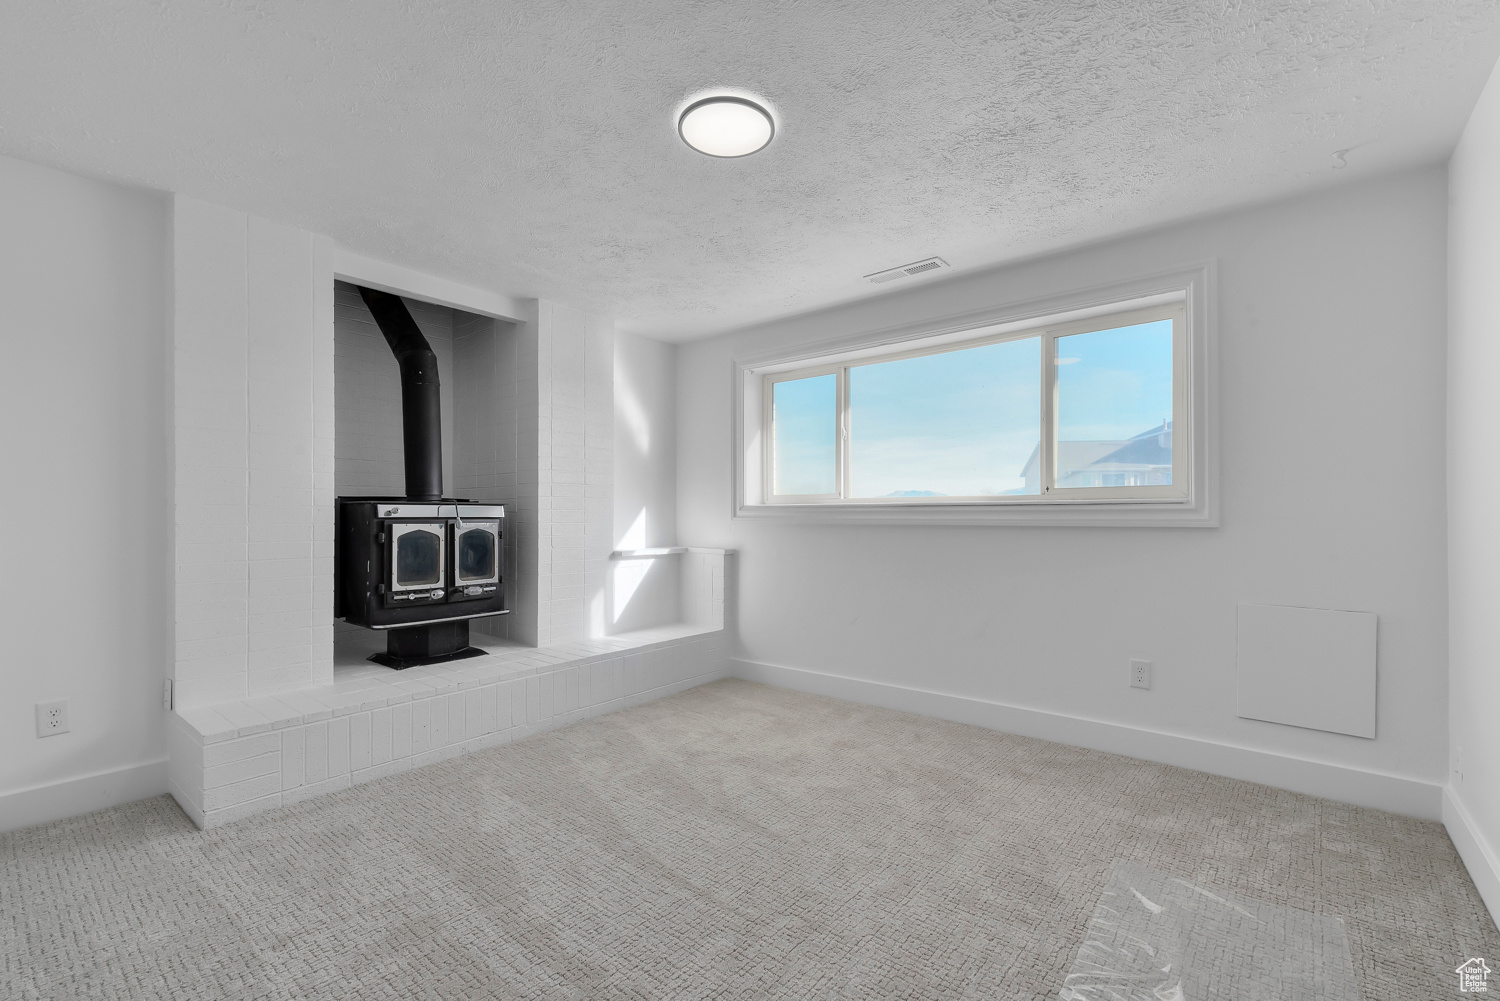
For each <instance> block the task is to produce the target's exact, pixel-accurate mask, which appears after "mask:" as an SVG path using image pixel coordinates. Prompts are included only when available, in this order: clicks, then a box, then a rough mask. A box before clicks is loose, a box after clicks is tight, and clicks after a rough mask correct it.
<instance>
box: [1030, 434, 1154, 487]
mask: <svg viewBox="0 0 1500 1001" xmlns="http://www.w3.org/2000/svg"><path fill="white" fill-rule="evenodd" d="M1171 433H1172V422H1171V421H1163V422H1162V423H1160V424H1158V425H1157V426H1156V427H1154V428H1152V429H1151V430H1149V431H1142V432H1141V433H1140V434H1138V435H1135V436H1134V437H1131V438H1126V439H1124V440H1123V441H1122V440H1121V439H1119V438H1111V439H1108V440H1100V441H1060V442H1058V443H1057V465H1058V468H1060V469H1073V470H1077V469H1085V468H1087V469H1098V470H1101V471H1103V472H1120V471H1123V470H1127V469H1139V468H1140V467H1141V466H1170V465H1171V464H1172V449H1171V448H1170V447H1164V446H1163V445H1162V443H1161V439H1162V436H1163V435H1170V434H1171ZM1041 462H1042V446H1041V444H1040V443H1038V444H1037V446H1036V447H1035V448H1033V449H1032V450H1031V457H1030V458H1029V459H1027V460H1026V465H1025V467H1023V468H1022V470H1021V475H1022V476H1023V477H1030V476H1035V475H1036V474H1037V472H1038V469H1039V467H1040V466H1041Z"/></svg>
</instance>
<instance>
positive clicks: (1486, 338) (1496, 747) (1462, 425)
mask: <svg viewBox="0 0 1500 1001" xmlns="http://www.w3.org/2000/svg"><path fill="white" fill-rule="evenodd" d="M1448 209H1449V215H1448V226H1449V243H1448V265H1449V269H1450V270H1449V301H1448V308H1449V315H1448V322H1449V327H1448V455H1449V462H1448V597H1449V602H1450V618H1449V630H1450V631H1449V658H1450V665H1451V666H1450V671H1451V674H1450V680H1449V700H1450V701H1449V706H1450V708H1449V712H1450V716H1449V727H1450V734H1451V743H1452V748H1451V751H1452V754H1451V761H1450V802H1449V804H1448V807H1449V810H1448V813H1447V815H1446V816H1445V818H1444V819H1445V820H1447V821H1448V829H1449V831H1450V833H1452V835H1453V840H1454V843H1455V844H1456V845H1457V846H1458V848H1459V851H1460V852H1461V853H1462V854H1463V856H1464V861H1465V862H1467V863H1468V866H1469V871H1470V872H1471V873H1472V874H1473V876H1474V882H1475V884H1476V885H1477V886H1478V887H1479V891H1480V893H1482V894H1483V895H1484V898H1485V901H1486V902H1487V903H1488V904H1489V907H1490V910H1491V911H1492V912H1494V913H1500V856H1497V854H1496V851H1497V848H1500V727H1497V725H1496V708H1497V707H1500V652H1497V651H1500V464H1497V463H1496V462H1495V460H1494V452H1495V447H1496V446H1495V442H1496V438H1497V434H1496V432H1497V430H1500V392H1497V387H1500V70H1497V72H1496V74H1495V75H1494V76H1492V77H1491V78H1490V82H1489V86H1488V87H1486V88H1485V91H1484V94H1483V96H1481V97H1480V99H1479V104H1478V106H1477V107H1476V108H1475V109H1474V115H1473V117H1472V118H1471V119H1470V120H1469V125H1468V128H1467V129H1466V130H1465V131H1464V135H1463V139H1462V141H1460V143H1459V145H1458V149H1457V150H1456V151H1455V152H1454V154H1453V159H1452V161H1451V163H1450V164H1449V203H1448Z"/></svg>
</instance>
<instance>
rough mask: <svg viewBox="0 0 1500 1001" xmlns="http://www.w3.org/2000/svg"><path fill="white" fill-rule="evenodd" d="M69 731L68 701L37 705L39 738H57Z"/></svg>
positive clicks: (60, 700)
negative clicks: (58, 735)
mask: <svg viewBox="0 0 1500 1001" xmlns="http://www.w3.org/2000/svg"><path fill="white" fill-rule="evenodd" d="M68 729H69V728H68V700H67V699H57V700H56V701H53V702H38V703H37V704H36V735H37V736H38V737H55V736H56V735H57V734H59V733H67V732H68Z"/></svg>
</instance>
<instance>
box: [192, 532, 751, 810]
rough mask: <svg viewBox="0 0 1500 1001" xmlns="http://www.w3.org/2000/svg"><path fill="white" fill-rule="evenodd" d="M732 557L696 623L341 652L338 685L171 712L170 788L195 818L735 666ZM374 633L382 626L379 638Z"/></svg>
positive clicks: (370, 772) (710, 581)
mask: <svg viewBox="0 0 1500 1001" xmlns="http://www.w3.org/2000/svg"><path fill="white" fill-rule="evenodd" d="M723 555H726V554H725V553H724V551H723V550H717V551H713V552H712V553H705V554H703V555H702V560H703V563H704V564H705V565H704V566H703V567H702V568H700V570H701V571H706V572H704V573H702V577H703V580H702V587H701V588H700V589H701V590H702V591H703V592H704V593H703V595H702V600H701V601H700V602H696V603H692V604H694V605H695V608H694V609H693V611H692V613H691V615H690V617H691V618H692V620H693V621H691V622H685V623H679V624H674V625H664V626H658V627H655V628H651V629H641V630H637V631H635V632H629V633H621V634H618V635H614V636H603V637H599V638H596V639H585V640H577V641H574V642H569V643H562V644H558V645H555V646H548V647H529V646H521V645H519V644H516V643H512V642H509V641H506V640H500V639H494V638H491V637H487V636H484V635H482V634H479V633H477V632H476V633H475V634H473V637H472V642H473V643H474V645H475V646H478V647H480V648H481V649H483V650H484V651H485V655H484V656H482V657H473V658H470V659H467V660H460V661H453V662H450V663H447V664H434V665H432V666H429V667H413V668H409V669H407V670H404V671H392V670H390V669H389V668H385V667H380V666H377V665H375V664H371V663H369V662H367V661H365V660H364V659H363V657H362V651H350V650H346V651H344V653H343V655H342V656H340V657H339V658H338V659H337V660H336V662H335V666H334V683H333V684H332V685H325V686H321V687H317V688H303V689H298V690H295V691H288V692H280V693H277V694H274V695H265V696H261V697H258V698H250V699H243V700H239V701H233V702H222V703H216V704H213V705H204V706H195V707H189V708H182V709H178V710H176V711H175V712H174V713H173V714H172V724H171V733H170V742H171V784H170V788H171V792H172V795H173V797H174V798H175V799H176V800H177V802H178V803H179V804H181V806H182V808H183V809H184V810H185V811H186V812H187V813H188V815H189V816H190V817H192V819H193V821H194V823H196V824H197V825H198V826H199V827H201V828H205V829H207V828H212V827H219V826H222V825H224V824H228V823H231V822H233V821H235V820H239V819H241V818H243V817H247V816H251V815H252V814H256V813H260V812H262V811H264V810H270V809H274V808H276V807H278V806H284V805H289V804H292V803H298V802H301V801H303V800H306V799H311V798H313V797H315V796H320V795H323V794H324V793H329V792H334V791H336V790H339V789H345V788H348V787H349V786H351V785H357V784H359V783H361V782H370V781H374V780H376V779H380V778H384V777H386V776H388V775H394V774H396V773H397V772H403V771H407V770H409V769H412V768H420V767H422V766H423V765H427V764H431V763H432V762H435V761H441V760H443V759H445V758H451V757H455V756H457V755H460V754H464V753H467V752H470V751H477V750H481V749H483V748H487V747H494V746H496V745H498V744H503V743H507V742H509V741H512V740H516V739H519V738H521V737H525V736H529V735H530V734H533V733H538V732H541V731H543V730H549V729H553V728H556V727H560V726H565V725H567V724H568V723H572V722H575V721H577V720H580V719H584V718H587V717H589V716H597V715H601V714H603V713H607V712H612V711H613V710H615V709H621V708H624V707H626V706H631V705H637V704H639V703H642V702H648V701H651V700H652V699H657V698H661V697H662V696H665V695H670V694H673V693H675V692H679V691H682V690H684V689H687V688H691V687H693V686H695V685H700V684H704V683H706V682H709V681H714V680H717V679H719V678H724V677H728V674H729V646H728V639H727V636H728V634H727V632H726V631H725V628H724V623H725V617H724V610H725V600H724V595H725V590H724V583H725V577H724V572H723V566H724V561H723V559H722V558H721V557H722V556H723ZM377 639H378V637H377Z"/></svg>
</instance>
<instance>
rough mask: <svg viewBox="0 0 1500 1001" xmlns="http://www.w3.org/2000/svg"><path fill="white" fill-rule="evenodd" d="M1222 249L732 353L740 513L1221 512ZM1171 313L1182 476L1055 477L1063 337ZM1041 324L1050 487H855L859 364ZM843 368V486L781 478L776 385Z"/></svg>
mask: <svg viewBox="0 0 1500 1001" xmlns="http://www.w3.org/2000/svg"><path fill="white" fill-rule="evenodd" d="M1212 279H1213V265H1212V263H1208V264H1204V265H1200V266H1198V267H1195V268H1191V269H1184V270H1182V271H1178V272H1172V273H1169V274H1165V275H1157V276H1152V277H1149V278H1143V279H1136V280H1134V281H1131V282H1122V283H1118V284H1115V285H1111V286H1105V287H1101V288H1097V289H1091V290H1084V291H1081V292H1074V293H1068V294H1062V295H1055V296H1049V297H1046V298H1044V299H1036V300H1030V301H1027V302H1022V303H1015V304H1011V305H1008V306H999V307H994V308H991V309H987V310H980V311H976V312H973V313H968V314H962V315H960V316H956V317H948V318H944V319H943V320H939V321H932V322H928V323H925V324H910V325H905V326H902V327H898V328H889V329H886V330H882V331H875V332H870V333H864V334H858V333H856V334H850V335H847V336H844V337H839V338H835V339H829V340H823V341H820V342H817V343H815V344H811V345H807V346H806V347H803V348H802V349H800V350H796V351H787V350H783V351H781V352H775V351H765V352H758V353H755V354H747V355H744V356H741V357H737V358H736V359H735V360H734V387H733V388H734V394H733V397H734V415H735V432H736V434H735V443H734V448H735V457H734V463H733V466H732V468H733V472H734V480H735V482H734V498H733V512H732V514H733V516H734V517H736V518H778V519H795V520H806V521H823V522H857V523H872V522H873V523H910V522H929V523H948V524H1023V525H1069V526H1077V527H1082V526H1117V525H1118V526H1124V525H1156V526H1171V525H1178V526H1189V527H1213V526H1216V525H1217V524H1218V508H1217V503H1216V496H1215V494H1216V488H1217V454H1216V453H1217V447H1216V445H1217V442H1216V439H1215V431H1216V427H1215V421H1214V415H1215V411H1214V409H1213V406H1212V403H1213V395H1214V394H1213V392H1212V389H1213V380H1214V375H1215V372H1214V367H1213V351H1212V329H1211V326H1210V322H1209V320H1210V316H1211V312H1210V310H1209V308H1208V302H1209V292H1210V286H1211V284H1212ZM1167 318H1170V319H1171V320H1172V321H1173V356H1172V357H1173V372H1172V392H1173V401H1172V411H1173V428H1172V436H1173V443H1172V444H1173V450H1172V451H1173V469H1172V484H1171V485H1170V486H1167V485H1157V486H1138V487H1103V486H1101V487H1058V486H1056V485H1055V484H1054V483H1053V477H1054V475H1055V465H1056V454H1057V449H1056V428H1055V415H1056V413H1057V396H1056V393H1057V367H1056V365H1055V359H1056V342H1057V339H1058V338H1061V337H1067V336H1071V335H1073V334H1080V333H1088V332H1092V331H1096V330H1107V329H1111V328H1115V327H1121V326H1129V325H1132V324H1136V323H1145V322H1151V321H1153V320H1160V319H1167ZM1030 337H1040V338H1041V340H1042V343H1041V345H1040V350H1041V354H1042V364H1041V373H1040V378H1041V380H1042V386H1041V389H1042V393H1043V397H1042V398H1043V401H1044V403H1043V407H1042V411H1043V413H1042V419H1043V425H1042V435H1041V442H1042V455H1041V457H1040V458H1041V462H1042V467H1043V474H1044V480H1043V491H1042V493H1041V494H1040V495H1036V494H1031V495H1001V496H983V497H942V498H934V497H863V498H857V497H851V496H849V494H850V493H851V490H850V482H849V479H850V463H849V461H848V448H849V435H850V432H851V429H850V427H849V375H848V372H849V369H850V368H853V367H858V366H859V365H862V364H868V363H874V362H885V361H895V360H899V359H902V358H914V357H920V356H923V355H929V354H936V353H939V352H945V351H952V350H959V349H963V348H969V347H979V346H982V345H985V344H993V343H999V342H1002V341H1011V340H1019V339H1024V338H1030ZM828 374H833V375H835V376H836V384H837V408H836V415H837V416H836V420H837V426H836V428H835V454H836V461H837V470H838V475H839V477H840V478H841V479H840V481H839V486H840V491H841V495H818V496H786V495H780V496H778V495H774V494H773V493H772V492H771V489H772V484H771V474H772V470H773V462H774V456H773V455H772V442H771V435H770V418H771V412H772V393H773V392H774V386H775V385H776V384H777V383H779V382H784V381H790V380H792V379H802V378H810V377H813V376H818V375H828Z"/></svg>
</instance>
